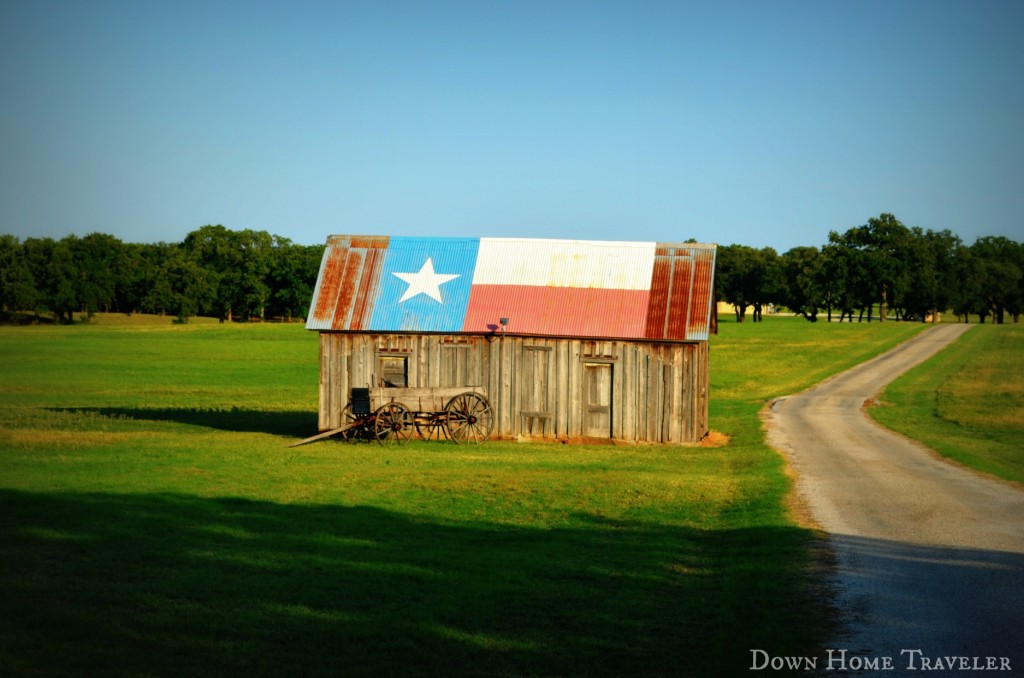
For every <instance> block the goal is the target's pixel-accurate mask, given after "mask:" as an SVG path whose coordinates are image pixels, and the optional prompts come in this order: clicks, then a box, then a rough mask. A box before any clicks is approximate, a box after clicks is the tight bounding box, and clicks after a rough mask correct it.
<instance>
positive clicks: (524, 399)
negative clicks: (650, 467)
mask: <svg viewBox="0 0 1024 678" xmlns="http://www.w3.org/2000/svg"><path fill="white" fill-rule="evenodd" d="M395 359H399V360H404V361H405V367H406V371H405V376H406V378H407V383H405V384H395V385H397V386H407V387H424V386H446V387H448V386H467V387H469V386H473V387H479V388H480V389H481V390H482V391H483V392H485V393H486V394H487V398H488V400H489V401H490V403H491V407H492V408H493V410H494V425H495V428H494V435H497V436H502V437H539V438H585V437H604V438H609V437H610V438H614V439H617V440H625V441H635V442H660V443H686V442H696V441H698V440H700V439H701V438H702V437H703V436H704V435H705V434H706V433H707V431H708V345H707V342H703V341H700V342H689V343H682V342H666V343H652V342H629V341H588V340H581V339H544V338H531V337H520V336H508V337H500V336H499V337H481V336H470V337H467V336H465V335H437V334H408V335H405V334H371V333H350V332H346V333H340V332H322V333H321V334H320V418H319V426H320V430H322V431H325V430H328V429H331V428H335V427H337V426H339V425H340V414H341V411H342V409H343V408H344V407H345V405H346V404H347V403H348V397H349V390H350V389H351V388H352V387H354V386H355V387H358V386H378V385H381V383H382V380H383V379H384V376H383V375H384V374H385V373H387V374H388V379H389V381H390V382H391V383H395V382H394V379H395V378H400V376H401V370H400V369H396V365H395ZM396 375H397V376H396Z"/></svg>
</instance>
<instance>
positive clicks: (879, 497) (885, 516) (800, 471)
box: [765, 324, 1024, 676]
mask: <svg viewBox="0 0 1024 678" xmlns="http://www.w3.org/2000/svg"><path fill="white" fill-rule="evenodd" d="M969 327H970V326H969V325H960V324H955V325H954V324H949V325H938V326H935V327H932V328H929V329H927V330H925V331H924V332H922V333H921V334H919V335H917V336H916V337H915V338H914V339H911V340H910V341H907V342H905V343H904V344H902V345H900V346H898V347H896V348H895V349H893V350H891V351H889V352H888V353H886V354H884V355H882V356H879V357H878V358H875V359H874V360H871V361H869V362H866V363H864V364H862V365H859V366H858V367H856V368H853V369H851V370H848V371H846V372H844V373H842V374H840V375H838V376H836V377H833V378H831V379H829V380H827V381H825V382H823V383H821V384H819V385H818V386H815V387H814V388H812V389H810V390H808V391H805V392H803V393H800V394H797V395H793V396H789V397H786V398H780V399H778V400H777V401H775V402H774V403H773V404H772V406H771V408H770V409H769V410H768V411H766V413H765V421H766V424H767V427H768V439H769V442H770V444H771V445H772V446H773V447H775V448H776V449H778V450H780V451H781V452H782V453H783V454H785V455H786V456H787V458H788V459H789V461H790V464H791V466H792V468H793V470H794V471H795V472H796V475H797V491H798V493H799V495H800V497H801V499H802V500H803V502H804V503H805V505H806V506H807V508H808V509H809V511H810V514H811V516H812V518H813V519H814V520H815V522H817V524H818V525H819V526H820V527H822V528H823V529H824V530H825V531H826V532H828V533H829V535H830V541H831V544H832V546H833V548H834V551H835V555H836V561H837V570H836V575H835V583H836V590H837V600H836V601H835V602H836V604H837V606H838V608H839V609H840V610H841V613H842V617H843V622H844V630H843V632H842V633H841V634H840V635H839V637H836V638H835V639H834V640H833V641H832V642H831V643H830V645H829V646H828V648H829V649H831V650H833V651H832V652H830V653H828V654H826V655H823V656H822V657H820V658H819V659H818V666H819V668H825V669H826V672H827V673H828V672H829V671H828V669H831V674H832V675H836V674H837V672H839V671H841V670H843V669H846V670H847V673H846V675H857V674H862V675H874V674H875V673H876V672H877V675H880V676H881V675H888V676H893V675H910V676H921V675H922V671H924V672H925V673H930V672H933V671H934V672H936V673H935V674H933V675H942V676H952V675H975V676H976V675H979V674H987V673H990V672H994V673H997V674H998V675H1008V674H1009V675H1014V674H1018V673H1024V491H1022V490H1020V489H1018V488H1016V487H1012V486H1010V485H1009V484H1007V483H1003V482H1000V481H996V480H991V479H988V478H984V477H981V476H980V475H977V474H975V473H972V472H970V471H967V470H964V469H962V468H960V467H957V466H954V465H953V464H951V463H948V462H946V461H943V460H942V459H940V458H939V457H938V456H937V455H936V454H935V453H934V452H932V451H930V450H928V449H927V448H925V447H924V446H922V445H920V444H918V443H915V442H913V441H910V440H907V439H906V438H903V437H901V436H899V435H896V434H894V433H891V432H889V431H888V430H887V429H884V428H882V427H881V426H879V425H877V424H875V423H874V422H873V421H872V420H871V419H870V418H868V417H867V415H866V414H865V413H864V411H863V405H864V403H865V401H866V400H868V399H869V398H871V397H873V396H875V395H877V393H878V392H879V391H880V390H881V389H882V388H883V387H884V386H885V385H886V384H887V383H889V382H890V381H892V380H893V379H895V378H896V377H898V376H899V375H900V374H902V373H903V372H905V371H906V370H908V369H909V368H911V367H913V366H914V365H916V364H918V363H920V362H922V361H924V360H925V359H927V358H929V357H930V356H932V355H934V354H935V353H937V352H938V351H939V350H941V349H942V348H943V347H945V346H946V345H948V344H949V343H951V342H953V341H955V340H956V339H957V338H958V337H959V336H960V335H961V334H962V333H963V332H965V331H967V330H968V328H969ZM963 658H966V659H963ZM990 658H991V659H990ZM890 667H891V668H890ZM1007 668H1009V669H1010V671H1009V672H1008V671H1007V670H1006V669H1007ZM851 669H857V670H851ZM885 669H889V670H885ZM840 675H841V674H840Z"/></svg>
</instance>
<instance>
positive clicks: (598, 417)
mask: <svg viewBox="0 0 1024 678" xmlns="http://www.w3.org/2000/svg"><path fill="white" fill-rule="evenodd" d="M583 391H584V392H583V399H582V402H583V433H584V435H587V436H590V437H594V438H611V437H612V366H611V365H609V364H607V363H584V364H583Z"/></svg>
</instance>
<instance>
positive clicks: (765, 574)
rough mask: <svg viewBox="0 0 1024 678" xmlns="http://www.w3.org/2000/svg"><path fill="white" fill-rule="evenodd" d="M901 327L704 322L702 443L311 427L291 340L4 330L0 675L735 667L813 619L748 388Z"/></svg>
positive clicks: (808, 636) (821, 622) (762, 391)
mask: <svg viewBox="0 0 1024 678" xmlns="http://www.w3.org/2000/svg"><path fill="white" fill-rule="evenodd" d="M920 329H921V326H919V325H909V324H897V323H887V324H884V325H879V324H872V325H857V324H854V325H849V326H845V325H844V326H839V325H835V324H834V325H827V324H825V323H818V324H817V325H811V324H809V323H806V322H804V321H802V320H795V319H781V318H778V319H777V318H770V319H767V320H766V322H765V323H763V324H759V325H755V324H753V323H745V324H743V325H737V324H735V323H729V322H723V323H722V326H721V334H720V335H719V336H717V337H714V338H713V339H712V399H713V400H712V402H713V405H712V412H711V423H712V427H713V428H714V429H716V430H718V431H722V432H724V433H726V434H728V435H729V436H730V438H731V442H730V443H729V445H727V446H724V447H712V448H706V447H668V446H642V447H622V446H563V445H551V444H547V445H525V444H515V443H504V442H500V443H499V442H492V443H487V444H485V445H482V446H474V447H468V446H454V445H449V444H429V443H413V444H411V445H409V446H407V447H403V448H398V449H395V448H385V447H380V446H377V445H371V444H344V443H340V442H336V441H324V442H319V443H315V444H310V445H306V446H302V447H297V448H286V447H285V444H286V443H288V442H292V441H294V440H296V439H297V438H299V437H302V436H304V435H307V434H310V433H312V432H314V431H315V429H316V383H317V369H318V359H317V342H316V337H315V335H314V334H313V333H309V332H306V331H305V330H304V329H303V328H301V327H300V326H295V325H290V326H289V325H249V326H239V325H223V326H220V325H199V324H194V325H193V324H190V325H185V326H172V325H170V323H169V321H164V322H161V323H160V324H155V325H145V324H141V323H139V322H133V323H128V324H124V325H119V326H114V325H111V324H104V322H103V319H102V318H100V319H99V320H98V321H97V323H95V324H92V325H88V326H76V327H24V328H0V374H2V375H3V376H2V378H0V497H2V499H0V500H2V506H3V510H2V511H0V590H2V591H3V595H2V596H0V673H3V674H28V675H40V674H45V675H75V676H79V675H181V674H207V675H210V674H215V675H242V674H244V675H253V674H256V675H260V674H262V675H280V674H291V675H317V674H320V675H337V674H344V675H352V674H355V675H360V674H362V675H380V674H385V675H387V674H391V675H409V674H411V675H424V674H426V675H430V674H445V675H621V674H628V675H682V676H707V675H739V674H741V673H746V672H747V669H748V668H749V662H750V649H752V648H763V649H765V650H767V651H769V652H771V653H772V654H773V655H787V654H788V655H799V654H808V653H811V652H813V651H814V650H815V648H816V647H817V646H818V644H820V643H821V642H823V640H824V634H825V633H826V623H827V621H828V619H827V610H826V607H825V605H824V604H823V601H822V600H821V599H820V596H819V593H820V591H819V590H818V588H817V586H818V583H819V582H818V580H817V578H816V575H815V573H814V571H813V565H814V559H813V554H812V551H813V549H814V547H815V545H816V543H817V541H816V539H817V538H816V535H815V534H814V533H813V532H811V531H810V530H808V529H805V528H803V527H801V526H799V525H797V524H795V523H794V520H793V518H792V517H791V516H790V514H789V513H788V510H787V497H788V496H789V492H790V489H791V488H790V481H789V480H788V478H787V477H786V474H785V468H784V463H783V461H782V459H781V458H780V457H779V455H777V454H775V453H774V452H772V451H771V450H769V449H768V448H767V447H766V446H765V445H764V443H763V436H762V432H761V428H760V422H759V420H758V416H757V414H758V410H759V409H760V407H761V405H762V404H763V402H764V400H765V399H767V398H769V397H772V396H775V395H781V394H784V393H788V392H792V391H795V390H799V389H802V388H805V387H807V386H810V385H811V384H813V383H815V382H816V381H818V380H819V379H821V378H822V377H824V376H826V375H828V374H830V373H832V372H834V371H836V370H839V369H843V368H845V367H848V366H851V365H853V364H855V363H857V362H859V361H860V360H861V359H863V358H865V357H868V356H869V355H872V354H874V353H877V352H878V351H881V350H883V349H884V348H887V347H889V346H891V345H893V344H894V343H896V342H898V341H900V340H902V339H905V338H907V337H908V336H910V334H912V333H913V332H916V331H918V330H920Z"/></svg>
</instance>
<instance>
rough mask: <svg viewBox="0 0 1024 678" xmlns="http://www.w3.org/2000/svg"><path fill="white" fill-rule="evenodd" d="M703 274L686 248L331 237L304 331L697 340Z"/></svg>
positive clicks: (706, 277)
mask: <svg viewBox="0 0 1024 678" xmlns="http://www.w3.org/2000/svg"><path fill="white" fill-rule="evenodd" d="M714 264H715V246H714V245H698V244H694V243H679V244H666V243H655V242H616V241H596V240H546V239H529V238H416V237H386V236H332V237H331V238H329V239H328V241H327V248H326V250H325V252H324V257H323V260H322V262H321V265H320V274H319V277H318V279H317V284H316V289H315V290H314V293H313V300H312V304H311V306H310V314H309V319H308V321H307V323H306V327H307V328H308V329H311V330H320V331H361V332H438V333H469V334H489V333H492V332H496V331H499V330H502V329H503V330H504V331H505V332H506V333H508V334H518V335H532V336H551V337H581V338H597V339H605V338H607V339H647V340H676V341H697V340H703V339H707V337H708V326H709V320H710V313H711V303H712V299H711V297H712V288H713V282H714ZM502 318H505V319H507V324H506V325H505V326H504V327H502V325H501V319H502Z"/></svg>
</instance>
